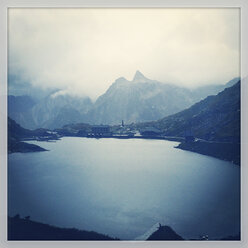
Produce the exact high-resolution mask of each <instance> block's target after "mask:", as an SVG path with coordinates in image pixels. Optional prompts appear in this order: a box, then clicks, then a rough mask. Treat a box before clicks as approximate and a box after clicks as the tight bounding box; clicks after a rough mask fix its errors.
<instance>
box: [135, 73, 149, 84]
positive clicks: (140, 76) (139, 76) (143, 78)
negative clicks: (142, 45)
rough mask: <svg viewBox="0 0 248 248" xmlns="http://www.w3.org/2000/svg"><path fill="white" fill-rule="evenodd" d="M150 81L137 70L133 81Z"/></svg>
mask: <svg viewBox="0 0 248 248" xmlns="http://www.w3.org/2000/svg"><path fill="white" fill-rule="evenodd" d="M147 81H149V79H148V78H146V77H145V76H144V75H143V74H142V73H141V72H140V71H139V70H137V71H136V73H135V75H134V77H133V82H147Z"/></svg>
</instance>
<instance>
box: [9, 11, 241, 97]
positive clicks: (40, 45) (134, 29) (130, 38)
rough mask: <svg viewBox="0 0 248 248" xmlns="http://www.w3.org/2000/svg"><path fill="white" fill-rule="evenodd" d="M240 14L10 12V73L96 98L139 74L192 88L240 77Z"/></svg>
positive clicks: (223, 12) (200, 12)
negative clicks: (123, 78)
mask: <svg viewBox="0 0 248 248" xmlns="http://www.w3.org/2000/svg"><path fill="white" fill-rule="evenodd" d="M239 35H240V34H239V10H238V9H10V10H9V75H10V74H11V75H16V76H17V78H18V80H20V82H23V81H26V82H29V83H31V84H33V85H38V86H43V87H51V86H53V87H56V88H61V89H64V90H66V91H68V92H70V93H74V94H75V93H76V94H82V95H89V96H90V97H92V98H95V97H97V96H99V95H100V94H103V93H104V91H105V90H106V89H107V88H108V87H109V86H110V85H111V84H112V83H113V82H114V81H115V80H116V79H117V78H119V77H122V76H123V77H125V78H127V79H128V80H132V78H133V76H134V73H135V71H136V70H140V71H141V72H142V73H143V74H144V75H145V76H146V77H148V78H150V79H155V80H158V81H161V82H170V83H175V84H179V85H181V86H189V87H194V86H198V85H204V84H209V83H211V84H213V83H224V82H227V81H229V80H230V79H232V78H233V77H236V76H239Z"/></svg>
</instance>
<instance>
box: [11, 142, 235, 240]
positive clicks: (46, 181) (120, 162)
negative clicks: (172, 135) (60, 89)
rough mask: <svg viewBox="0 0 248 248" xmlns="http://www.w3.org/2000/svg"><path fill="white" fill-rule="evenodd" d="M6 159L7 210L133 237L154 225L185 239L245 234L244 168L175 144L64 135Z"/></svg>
mask: <svg viewBox="0 0 248 248" xmlns="http://www.w3.org/2000/svg"><path fill="white" fill-rule="evenodd" d="M30 143H33V144H37V145H40V146H42V147H44V148H46V149H48V150H49V151H47V152H33V153H26V154H25V153H14V154H11V155H9V159H8V211H9V215H10V216H13V215H15V214H17V213H19V214H20V215H21V216H22V217H24V216H27V215H30V216H31V219H33V220H36V221H40V222H43V223H48V224H52V225H56V226H60V227H75V228H79V229H83V230H94V231H97V232H100V233H104V234H108V235H110V236H112V237H119V238H121V239H134V238H135V237H137V236H139V235H142V234H143V233H144V232H146V231H147V230H148V229H149V228H150V227H151V226H153V225H154V224H155V223H157V222H160V223H161V224H165V225H169V226H171V227H172V228H173V229H174V230H175V231H176V232H177V233H178V234H179V235H181V236H183V237H184V238H198V237H199V235H205V234H208V235H209V237H210V238H212V239H214V238H217V237H222V236H227V235H232V234H237V233H238V232H239V231H240V167H238V166H236V165H233V164H231V163H229V162H225V161H222V160H218V159H215V158H212V157H208V156H203V155H200V154H196V153H192V152H187V151H182V150H180V149H175V148H174V146H176V145H177V144H178V143H177V142H171V141H165V140H142V139H126V140H125V139H124V140H119V139H87V138H74V137H66V138H63V139H61V140H59V141H56V142H36V141H33V142H30Z"/></svg>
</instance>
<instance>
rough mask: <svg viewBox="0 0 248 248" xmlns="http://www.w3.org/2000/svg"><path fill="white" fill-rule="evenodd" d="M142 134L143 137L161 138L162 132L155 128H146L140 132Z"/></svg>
mask: <svg viewBox="0 0 248 248" xmlns="http://www.w3.org/2000/svg"><path fill="white" fill-rule="evenodd" d="M140 134H141V135H142V136H159V135H161V134H162V132H161V130H159V129H157V128H155V127H146V128H143V129H141V130H140Z"/></svg>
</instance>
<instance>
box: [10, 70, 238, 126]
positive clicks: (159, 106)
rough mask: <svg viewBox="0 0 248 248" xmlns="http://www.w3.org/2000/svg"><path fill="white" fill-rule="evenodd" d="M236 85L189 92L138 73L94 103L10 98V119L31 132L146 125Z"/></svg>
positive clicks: (63, 97) (57, 97) (54, 95)
mask: <svg viewBox="0 0 248 248" xmlns="http://www.w3.org/2000/svg"><path fill="white" fill-rule="evenodd" d="M237 81H238V78H235V79H233V80H231V81H230V82H228V83H227V84H225V85H222V84H218V85H209V86H203V87H198V88H196V89H188V88H185V87H179V86H175V85H173V84H170V83H161V82H159V81H156V80H151V79H148V78H146V77H145V76H144V75H143V74H142V73H141V72H139V71H137V72H136V73H135V76H134V78H133V80H132V81H128V80H127V79H125V78H123V77H121V78H119V79H117V80H116V81H115V82H114V83H113V84H112V85H111V86H110V87H109V88H108V90H107V91H106V92H105V93H104V94H103V95H101V96H99V97H98V98H97V100H96V101H95V102H92V101H91V99H90V98H89V97H76V96H71V95H67V94H61V91H60V90H54V91H47V92H49V94H48V95H46V96H45V97H43V98H38V97H35V96H36V95H35V94H33V95H16V96H13V95H9V96H8V115H9V117H11V118H12V119H13V120H15V121H16V122H18V123H19V124H21V126H23V127H24V128H29V129H36V128H50V129H54V128H60V127H62V126H64V125H66V124H70V123H80V122H84V123H89V124H111V125H114V124H120V123H121V121H122V120H124V122H125V124H130V123H136V122H147V121H153V120H158V119H161V118H163V117H166V116H169V115H172V114H174V113H177V112H179V111H181V110H183V109H185V108H188V107H190V106H191V105H193V104H194V103H196V102H198V101H200V100H201V99H203V98H205V97H206V96H208V95H215V94H217V93H218V92H220V91H221V90H223V89H224V88H226V87H230V86H232V85H233V84H235V83H236V82H237ZM30 87H31V86H30ZM30 91H31V90H30ZM11 92H14V91H13V90H12V91H11ZM11 92H10V93H11ZM35 92H37V89H35Z"/></svg>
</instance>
